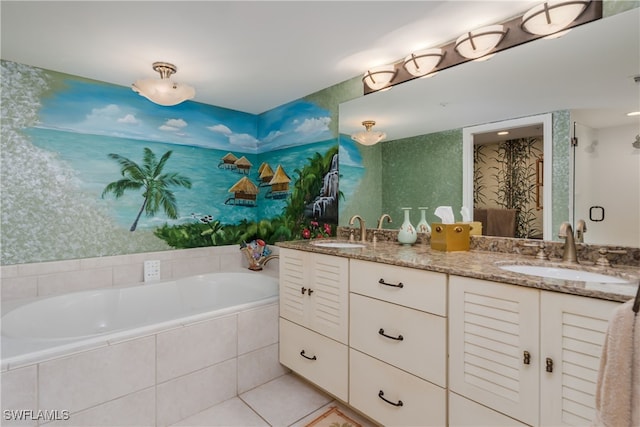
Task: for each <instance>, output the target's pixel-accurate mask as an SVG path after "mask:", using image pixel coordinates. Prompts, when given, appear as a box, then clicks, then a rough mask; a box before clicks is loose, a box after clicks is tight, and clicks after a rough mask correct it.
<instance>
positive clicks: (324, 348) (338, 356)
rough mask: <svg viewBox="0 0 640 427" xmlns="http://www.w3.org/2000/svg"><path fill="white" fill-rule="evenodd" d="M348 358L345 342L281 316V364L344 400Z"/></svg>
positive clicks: (346, 395)
mask: <svg viewBox="0 0 640 427" xmlns="http://www.w3.org/2000/svg"><path fill="white" fill-rule="evenodd" d="M302 351H304V355H302V354H301V352H302ZM348 360H349V359H348V350H347V346H346V345H344V344H340V343H339V342H337V341H334V340H332V339H329V338H327V337H324V336H322V335H320V334H317V333H315V332H313V331H311V330H309V329H306V328H303V327H302V326H299V325H296V324H295V323H292V322H290V321H288V320H286V319H283V318H280V363H282V364H283V365H285V366H286V367H288V368H290V369H291V370H292V371H294V372H296V373H298V374H300V375H301V376H303V377H304V378H306V379H308V380H309V381H311V382H313V383H315V384H316V385H318V386H319V387H320V388H323V389H325V390H326V391H328V392H329V393H331V394H333V395H334V396H336V397H337V398H339V399H342V400H344V401H346V400H347V397H348V379H349V374H348V368H349V361H348Z"/></svg>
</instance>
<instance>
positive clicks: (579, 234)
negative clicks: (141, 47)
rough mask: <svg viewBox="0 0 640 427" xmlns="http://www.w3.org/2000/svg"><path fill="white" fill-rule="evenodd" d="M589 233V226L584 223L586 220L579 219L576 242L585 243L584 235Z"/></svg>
mask: <svg viewBox="0 0 640 427" xmlns="http://www.w3.org/2000/svg"><path fill="white" fill-rule="evenodd" d="M586 232H587V224H586V223H585V222H584V219H579V220H578V222H576V242H578V243H583V242H584V233H586Z"/></svg>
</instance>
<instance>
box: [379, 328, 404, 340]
mask: <svg viewBox="0 0 640 427" xmlns="http://www.w3.org/2000/svg"><path fill="white" fill-rule="evenodd" d="M378 333H379V334H380V335H382V336H383V337H385V338H389V339H391V340H396V341H402V340H403V339H404V337H403V336H402V335H398V336H397V337H392V336H391V335H387V334H385V333H384V329H382V328H380V330H379V331H378Z"/></svg>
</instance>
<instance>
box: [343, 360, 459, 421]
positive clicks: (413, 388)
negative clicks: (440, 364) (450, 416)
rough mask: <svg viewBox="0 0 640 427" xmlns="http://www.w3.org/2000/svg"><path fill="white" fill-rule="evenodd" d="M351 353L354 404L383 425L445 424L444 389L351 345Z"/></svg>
mask: <svg viewBox="0 0 640 427" xmlns="http://www.w3.org/2000/svg"><path fill="white" fill-rule="evenodd" d="M349 356H350V362H349V363H350V371H349V372H350V373H349V375H350V390H349V404H350V405H351V406H353V407H354V408H356V409H358V410H360V411H362V413H364V414H367V416H368V417H371V418H372V419H374V420H375V421H377V422H379V423H380V424H382V425H387V426H391V425H393V426H444V425H446V419H447V416H446V411H447V399H446V392H445V389H443V388H440V387H438V386H436V385H433V384H431V383H429V382H427V381H424V380H422V379H420V378H418V377H415V376H413V375H411V374H408V373H406V372H404V371H401V370H400V369H397V368H394V367H393V366H391V365H387V364H386V363H384V362H381V361H379V360H377V359H374V358H373V357H370V356H367V355H365V354H362V353H360V352H359V351H356V350H353V349H351V350H349ZM380 392H382V396H380ZM383 397H384V399H387V400H388V402H387V401H385V400H383V399H382V398H383ZM400 401H402V406H396V405H398V404H399V402H400ZM394 404H395V405H394Z"/></svg>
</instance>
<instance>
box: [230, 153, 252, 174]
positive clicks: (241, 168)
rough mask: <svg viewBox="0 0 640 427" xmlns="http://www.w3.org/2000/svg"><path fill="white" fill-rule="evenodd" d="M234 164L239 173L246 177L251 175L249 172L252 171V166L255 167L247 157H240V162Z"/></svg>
mask: <svg viewBox="0 0 640 427" xmlns="http://www.w3.org/2000/svg"><path fill="white" fill-rule="evenodd" d="M234 164H235V166H236V169H237V170H238V172H241V173H243V174H245V175H248V174H249V171H250V170H251V166H253V165H252V164H251V162H250V161H249V160H248V159H247V158H246V157H245V156H242V157H240V158H239V159H238V160H236V161H235V162H234Z"/></svg>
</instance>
